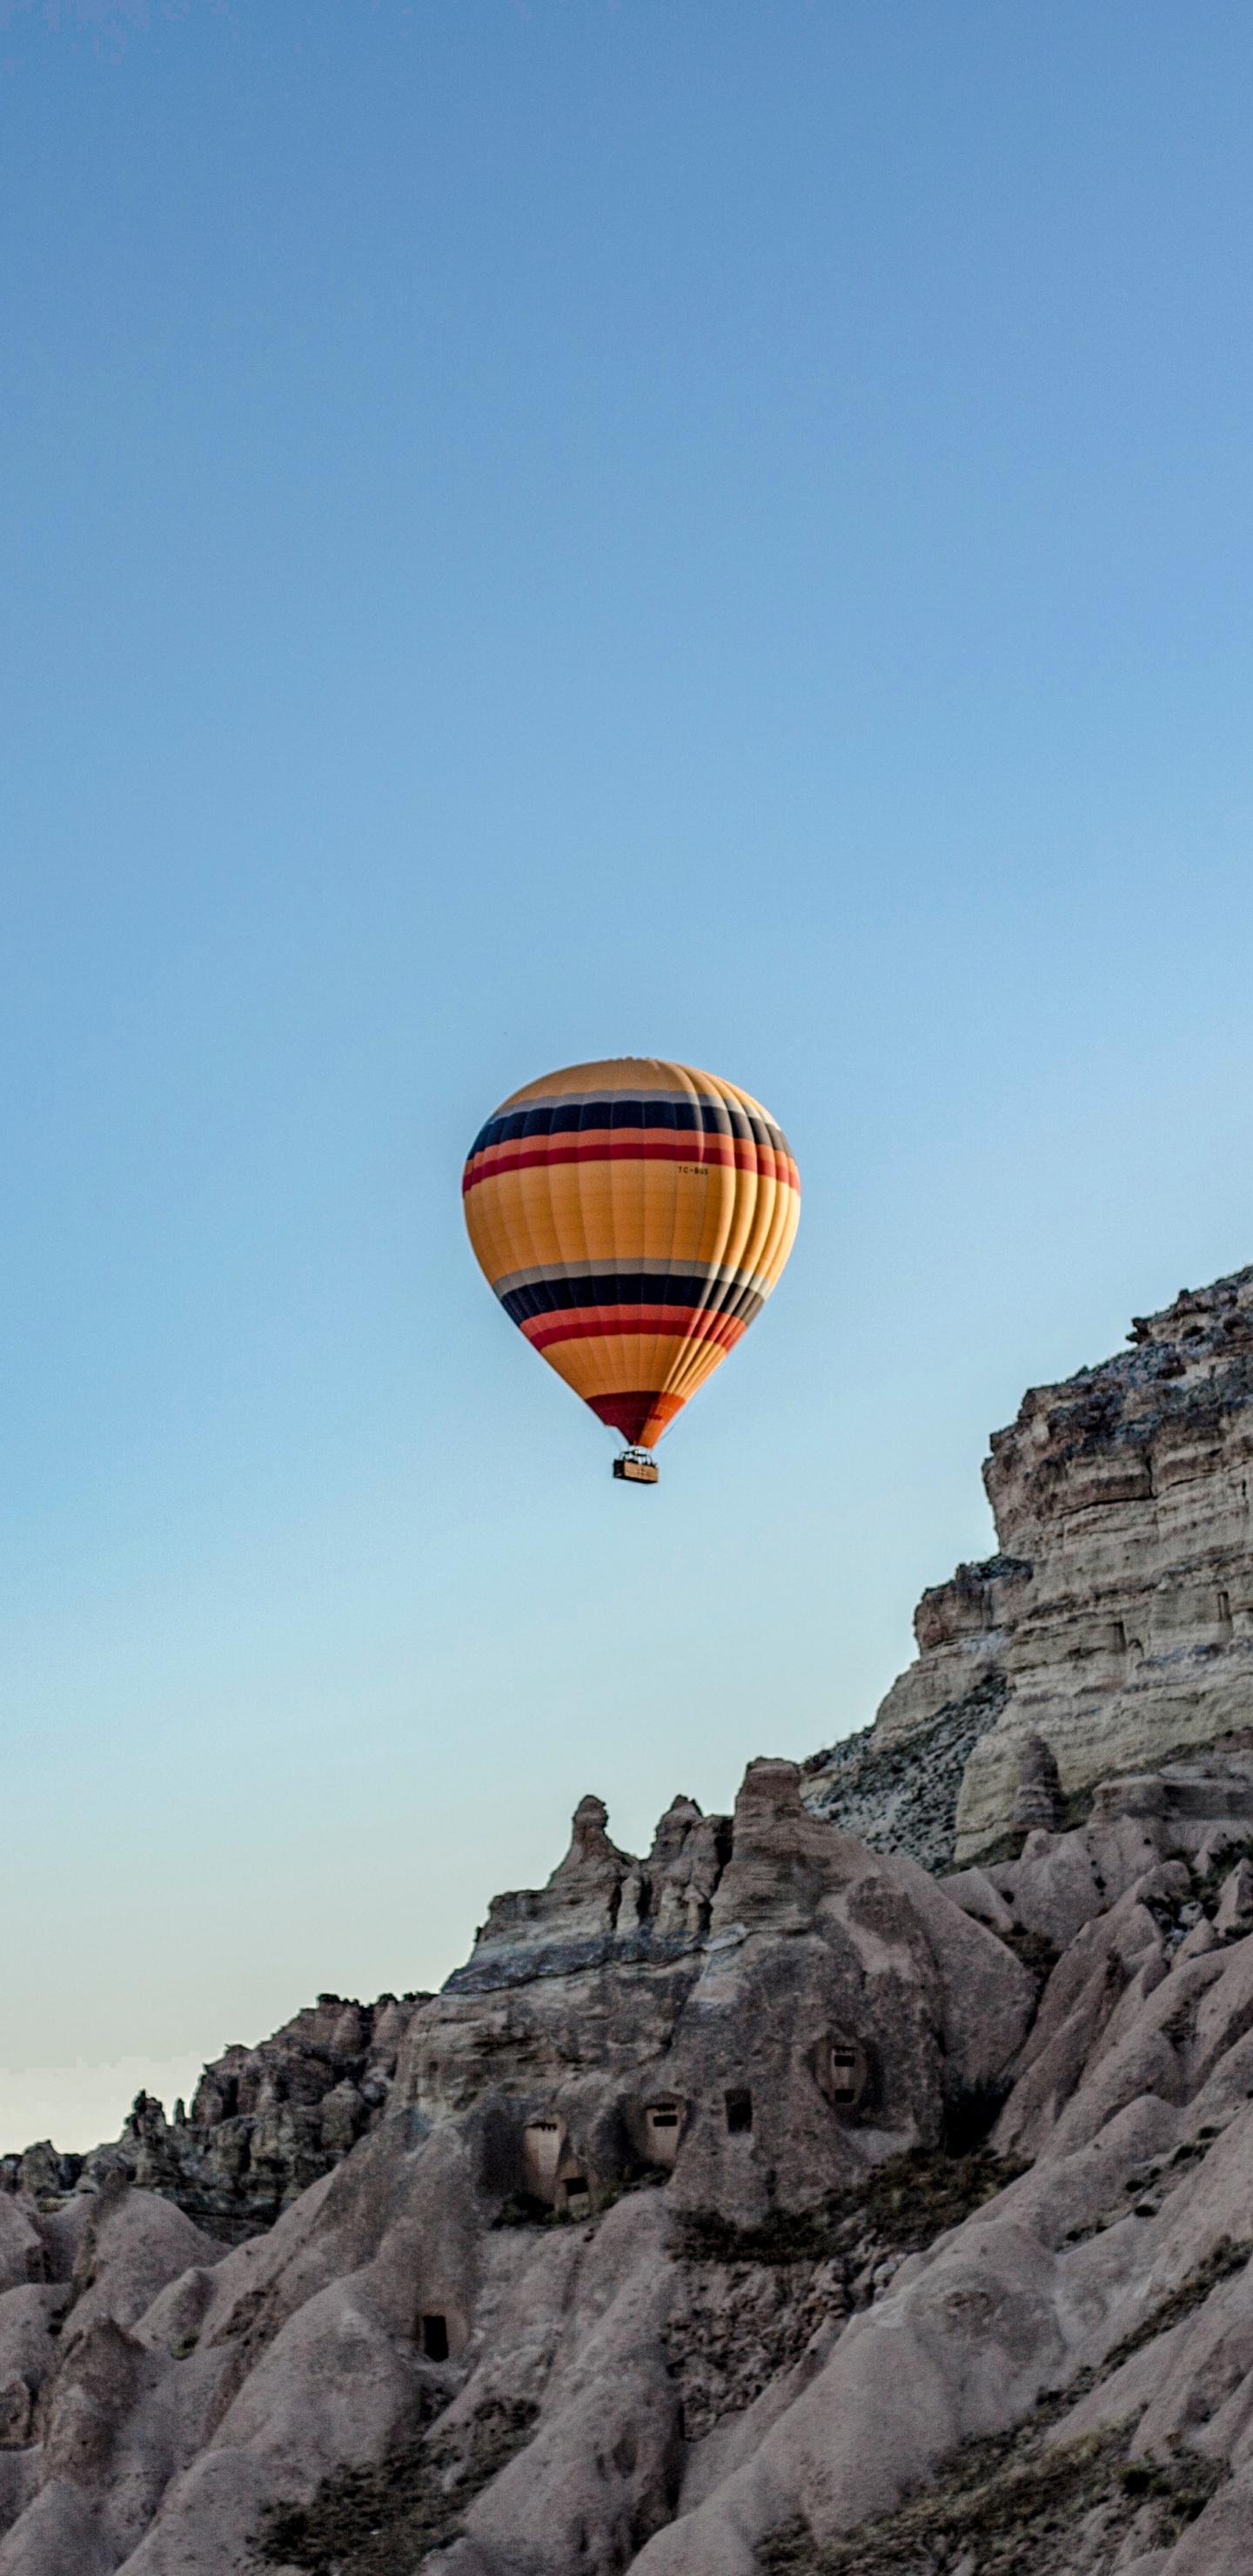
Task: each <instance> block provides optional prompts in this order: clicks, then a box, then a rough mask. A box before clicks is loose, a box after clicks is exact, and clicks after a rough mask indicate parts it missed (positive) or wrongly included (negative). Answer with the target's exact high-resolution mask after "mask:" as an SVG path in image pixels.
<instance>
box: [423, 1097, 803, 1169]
mask: <svg viewBox="0 0 1253 2576" xmlns="http://www.w3.org/2000/svg"><path fill="white" fill-rule="evenodd" d="M588 1127H591V1128H615V1127H633V1128H650V1127H663V1128H664V1127H668V1128H670V1129H671V1130H672V1131H673V1132H675V1133H677V1134H686V1135H704V1136H738V1137H739V1138H740V1139H741V1141H742V1142H744V1143H746V1144H755V1145H771V1146H773V1148H774V1150H775V1152H776V1153H778V1154H786V1152H787V1150H788V1146H787V1139H786V1137H785V1136H784V1134H783V1130H782V1128H780V1127H776V1126H775V1124H774V1121H773V1120H772V1119H769V1118H752V1117H750V1116H749V1114H748V1111H747V1110H745V1109H741V1108H740V1107H739V1106H738V1105H736V1106H735V1107H732V1106H731V1104H730V1103H729V1102H728V1101H721V1100H699V1101H698V1100H655V1099H643V1100H628V1099H614V1100H562V1101H558V1102H557V1103H556V1104H555V1105H552V1106H550V1107H548V1108H547V1109H510V1110H508V1111H507V1112H505V1114H504V1115H503V1116H498V1117H495V1118H489V1119H488V1122H487V1125H486V1126H485V1127H481V1128H480V1130H479V1133H478V1135H477V1136H476V1137H475V1139H474V1143H473V1144H472V1146H471V1147H470V1158H471V1159H472V1158H473V1156H474V1155H475V1154H482V1153H485V1152H486V1151H487V1148H488V1146H489V1145H513V1144H516V1143H517V1142H518V1140H519V1138H521V1137H524V1136H577V1135H579V1134H580V1133H581V1132H582V1130H583V1129H584V1128H588Z"/></svg>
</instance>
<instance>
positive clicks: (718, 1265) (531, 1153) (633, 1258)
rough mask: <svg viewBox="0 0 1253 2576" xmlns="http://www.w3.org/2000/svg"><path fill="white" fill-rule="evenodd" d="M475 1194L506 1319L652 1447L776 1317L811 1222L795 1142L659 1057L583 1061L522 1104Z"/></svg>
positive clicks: (488, 1146)
mask: <svg viewBox="0 0 1253 2576" xmlns="http://www.w3.org/2000/svg"><path fill="white" fill-rule="evenodd" d="M462 1189H463V1192H464V1205H465V1213H466V1224H467V1226H468V1228H469V1233H470V1241H471V1243H472V1245H473V1247H474V1252H475V1257H476V1259H477V1261H478V1263H479V1267H480V1269H481V1270H482V1271H483V1273H484V1275H485V1277H486V1278H487V1279H488V1281H489V1283H490V1285H491V1286H492V1287H493V1288H494V1289H495V1291H496V1295H497V1296H498V1297H499V1299H500V1302H501V1304H502V1306H503V1307H504V1308H505V1311H506V1313H507V1314H509V1315H511V1316H512V1318H513V1320H514V1322H515V1324H516V1325H517V1326H518V1328H519V1330H520V1331H521V1332H523V1333H525V1335H526V1338H527V1340H528V1342H530V1343H531V1345H532V1348H533V1349H535V1350H537V1351H538V1352H539V1354H540V1357H541V1358H542V1359H545V1360H547V1362H548V1365H549V1367H550V1368H554V1369H555V1370H556V1371H557V1375H558V1376H559V1377H562V1378H564V1379H565V1382H566V1384H567V1386H570V1387H573V1389H574V1392H575V1394H576V1395H579V1396H581V1397H582V1399H583V1402H584V1403H585V1404H589V1405H590V1406H591V1409H592V1411H593V1413H595V1414H597V1415H598V1416H599V1418H600V1420H601V1421H602V1422H604V1423H606V1424H608V1426H609V1427H610V1428H611V1429H612V1430H615V1431H619V1432H621V1433H622V1435H623V1437H624V1439H626V1440H627V1441H629V1442H630V1443H631V1444H632V1445H633V1446H634V1447H638V1448H645V1449H648V1448H651V1447H652V1446H653V1445H654V1444H655V1442H656V1441H658V1440H659V1439H660V1437H661V1434H662V1432H663V1431H665V1430H666V1429H667V1428H668V1427H669V1425H670V1423H672V1422H673V1420H674V1417H675V1415H676V1413H679V1412H680V1411H681V1410H682V1407H683V1406H684V1405H685V1404H686V1402H687V1400H688V1397H689V1396H690V1395H694V1394H695V1392H696V1389H697V1387H698V1386H703V1385H704V1382H705V1380H706V1378H707V1377H710V1376H711V1375H712V1373H713V1371H714V1370H715V1369H716V1368H717V1366H718V1364H719V1362H720V1361H721V1360H724V1359H725V1358H726V1355H727V1352H728V1351H730V1350H733V1349H734V1348H735V1345H736V1343H737V1342H738V1341H739V1340H740V1339H741V1338H742V1336H743V1334H744V1333H745V1332H747V1330H748V1327H749V1325H750V1324H751V1323H752V1321H753V1318H754V1316H755V1315H757V1314H759V1313H760V1311H761V1308H762V1306H763V1305H764V1303H765V1300H766V1298H767V1297H768V1296H769V1294H770V1291H771V1289H772V1288H773V1286H774V1284H775V1281H776V1280H777V1279H778V1277H779V1275H780V1273H781V1271H782V1269H783V1265H784V1263H785V1261H786V1260H787V1257H788V1254H789V1252H790V1251H791V1249H792V1244H793V1241H794V1239H795V1235H796V1227H797V1222H798V1219H799V1216H800V1181H799V1179H798V1177H797V1171H796V1165H795V1163H794V1162H793V1160H792V1156H791V1154H790V1153H789V1151H788V1144H787V1139H786V1137H785V1136H784V1134H783V1131H782V1129H781V1128H780V1127H778V1126H776V1124H775V1121H774V1119H773V1118H771V1117H770V1116H769V1114H768V1112H767V1111H766V1110H764V1109H763V1108H762V1106H761V1103H760V1101H757V1100H754V1099H753V1098H752V1097H751V1095H750V1094H749V1093H748V1092H747V1091H740V1090H739V1089H738V1088H737V1086H736V1085H735V1084H734V1083H733V1082H723V1081H722V1080H720V1078H719V1076H718V1075H717V1074H713V1073H697V1072H696V1071H694V1069H693V1067H692V1066H691V1065H687V1064H668V1063H666V1062H664V1061H663V1060H662V1059H661V1058H659V1057H656V1056H620V1057H616V1058H614V1059H613V1060H612V1061H611V1062H609V1063H607V1064H575V1065H570V1066H568V1067H567V1069H566V1071H565V1072H564V1073H550V1074H546V1075H545V1077H544V1079H543V1081H542V1082H531V1083H528V1084H527V1085H526V1087H525V1089H524V1090H522V1091H515V1092H514V1093H512V1095H511V1097H510V1098H509V1099H508V1100H504V1101H502V1102H501V1105H500V1107H499V1109H497V1110H496V1111H495V1112H494V1114H493V1116H492V1117H490V1118H489V1119H488V1121H487V1124H486V1126H485V1127H483V1128H481V1129H480V1132H479V1134H478V1135H477V1136H476V1137H475V1140H474V1143H473V1145H472V1146H471V1148H470V1153H469V1156H468V1159H467V1162H466V1167H465V1174H464V1178H463V1181H462Z"/></svg>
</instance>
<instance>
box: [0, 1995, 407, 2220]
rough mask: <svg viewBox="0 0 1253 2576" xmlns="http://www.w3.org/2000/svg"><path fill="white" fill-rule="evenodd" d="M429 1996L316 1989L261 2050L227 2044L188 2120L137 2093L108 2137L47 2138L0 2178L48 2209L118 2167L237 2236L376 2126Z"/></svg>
mask: <svg viewBox="0 0 1253 2576" xmlns="http://www.w3.org/2000/svg"><path fill="white" fill-rule="evenodd" d="M428 2001H429V1997H428V1996H426V1995H418V1994H410V1995H403V1996H401V1997H400V1999H399V2000H398V1999H397V1997H396V1996H395V1995H380V1997H379V1999H378V2002H377V2003H374V2004H359V2003H351V2002H348V2001H346V2000H345V1998H344V1997H343V1996H342V1995H319V1997H318V2000H317V2003H316V2004H315V2005H312V2006H310V2007H308V2008H306V2010H305V2011H304V2012H300V2013H297V2014H296V2015H295V2018H294V2019H293V2020H292V2021H289V2022H284V2024H283V2027H282V2029H281V2030H277V2031H275V2033H274V2036H273V2038H272V2039H266V2040H263V2041H262V2042H261V2045H260V2047H258V2048H243V2047H238V2046H237V2047H233V2048H228V2049H226V2050H225V2051H224V2053H223V2055H222V2056H221V2057H219V2058H215V2059H214V2061H213V2064H212V2065H210V2066H206V2068H205V2070H204V2073H203V2075H202V2076H201V2078H200V2082H199V2084H198V2085H197V2087H196V2093H195V2097H194V2099H193V2102H192V2106H191V2116H190V2118H188V2117H187V2115H186V2114H185V2112H184V2109H183V2105H182V2103H181V2102H176V2103H175V2105H174V2116H173V2119H172V2121H168V2122H167V2120H166V2116H165V2111H164V2108H163V2106H162V2104H161V2103H160V2102H156V2101H154V2100H153V2099H152V2097H151V2095H150V2094H146V2093H140V2094H139V2095H138V2096H137V2097H136V2100H135V2103H134V2105H133V2108H132V2110H131V2112H130V2114H129V2116H128V2118H127V2121H126V2124H125V2127H124V2128H123V2131H122V2135H121V2137H120V2138H119V2139H118V2141H117V2143H116V2145H109V2146H102V2147H96V2148H94V2149H93V2151H92V2153H91V2154H90V2155H87V2156H79V2155H71V2156H66V2155H59V2154H58V2153H57V2151H56V2149H55V2148H54V2147H53V2146H52V2144H51V2142H50V2141H49V2140H47V2139H44V2140H43V2141H42V2142H41V2143H40V2144H39V2145H38V2146H34V2147H28V2148H27V2150H26V2153H25V2155H23V2156H5V2157H3V2158H0V2183H7V2185H8V2188H9V2189H10V2190H20V2191H23V2192H26V2193H28V2194H29V2195H30V2196H31V2197H32V2198H33V2199H34V2201H35V2202H36V2204H37V2206H38V2207H39V2208H41V2209H43V2210H53V2209H58V2208H60V2207H61V2206H62V2205H63V2204H64V2202H65V2200H66V2198H67V2197H68V2195H69V2194H70V2193H72V2192H74V2191H75V2190H77V2189H78V2188H80V2186H81V2187H85V2188H88V2189H90V2188H91V2187H93V2186H94V2185H99V2184H100V2183H103V2182H104V2181H105V2180H106V2178H107V2177H108V2176H109V2175H110V2174H113V2173H117V2174H121V2175H122V2176H124V2178H125V2179H126V2180H127V2181H129V2182H134V2183H138V2184H139V2185H140V2186H141V2188H142V2189H143V2190H145V2191H159V2192H161V2193H163V2194H164V2196H165V2198H166V2199H167V2200H172V2201H174V2202H176V2203H177V2205H178V2207H179V2208H180V2209H182V2210H184V2211H185V2212H186V2214H187V2216H188V2217H189V2218H192V2219H194V2220H195V2222H196V2224H197V2226H198V2227H202V2228H204V2229H205V2230H206V2232H207V2233H208V2234H209V2235H210V2236H214V2237H218V2238H220V2239H221V2240H222V2241H223V2242H224V2243H225V2244H228V2245H236V2244H239V2243H240V2242H242V2240H243V2238H244V2237H246V2236H255V2235H257V2234H258V2233H259V2232H260V2230H262V2229H263V2228H266V2227H271V2226H272V2225H273V2223H274V2221H275V2219H276V2218H277V2217H278V2215H279V2213H280V2211H281V2210H284V2209H288V2208H290V2206H291V2204H292V2202H293V2201H294V2200H296V2199H298V2198H299V2196H300V2193H301V2192H302V2191H305V2190H307V2188H308V2186H309V2184H310V2183H311V2182H316V2181H318V2179H319V2178H320V2176H321V2175H323V2174H326V2173H329V2172H330V2171H331V2169H332V2167H333V2166H334V2165H336V2164H338V2163H339V2162H340V2160H341V2158H342V2157H343V2156H345V2155H347V2153H348V2150H349V2148H350V2147H352V2146H354V2145H355V2144H356V2141H357V2139H358V2138H361V2137H364V2136H365V2135H366V2134H367V2133H368V2131H369V2130H371V2129H375V2128H377V2127H378V2124H379V2120H380V2119H381V2117H382V2113H383V2109H384V2107H385V2105H386V2102H387V2098H388V2095H389V2093H390V2091H391V2087H392V2081H393V2078H394V2076H395V2073H396V2059H397V2055H398V2052H399V2049H400V2044H401V2041H402V2040H403V2038H404V2035H405V2032H406V2030H407V2029H408V2026H409V2023H410V2021H411V2020H412V2017H413V2014H414V2013H415V2011H416V2010H417V2007H418V2005H419V2004H420V2003H426V2002H428Z"/></svg>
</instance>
